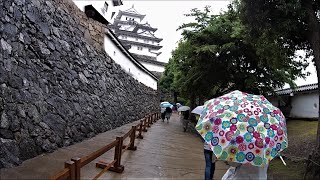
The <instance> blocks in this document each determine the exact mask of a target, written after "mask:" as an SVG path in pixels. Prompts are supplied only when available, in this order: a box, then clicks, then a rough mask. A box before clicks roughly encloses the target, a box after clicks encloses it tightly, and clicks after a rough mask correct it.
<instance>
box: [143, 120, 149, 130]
mask: <svg viewBox="0 0 320 180" xmlns="http://www.w3.org/2000/svg"><path fill="white" fill-rule="evenodd" d="M147 131H148V130H147V118H144V119H143V132H147Z"/></svg>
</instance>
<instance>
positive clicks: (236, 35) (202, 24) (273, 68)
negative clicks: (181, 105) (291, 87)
mask: <svg viewBox="0 0 320 180" xmlns="http://www.w3.org/2000/svg"><path fill="white" fill-rule="evenodd" d="M187 16H194V17H195V20H196V22H192V23H187V24H183V25H182V26H180V29H182V30H183V33H182V35H183V39H182V40H181V42H180V43H179V46H178V47H177V49H175V50H174V51H173V53H172V59H171V60H172V63H173V67H174V68H172V69H169V68H168V69H166V71H167V70H168V72H165V76H164V79H166V78H168V77H169V74H170V73H169V72H172V74H173V78H172V76H171V78H169V79H171V80H172V81H170V82H172V83H170V85H171V86H173V87H174V88H175V89H176V90H178V91H179V92H180V93H181V95H182V96H183V97H188V98H189V99H190V102H191V108H193V107H194V106H195V99H196V97H197V98H198V99H209V98H212V97H215V96H218V95H222V94H224V93H226V92H227V91H230V90H235V89H239V90H241V91H246V92H251V93H256V94H259V93H267V92H271V91H272V90H273V89H274V88H275V87H282V86H284V84H285V83H289V84H294V83H293V80H295V79H296V77H303V76H304V74H302V73H301V70H302V69H303V68H305V63H303V62H302V61H298V62H292V61H290V58H288V57H287V56H281V54H282V52H281V50H282V49H281V48H279V51H277V52H275V54H277V56H276V55H274V59H275V60H274V62H278V61H276V59H280V58H281V60H279V61H280V62H287V63H270V61H269V54H267V53H260V51H261V50H260V49H259V47H257V46H256V45H255V44H256V41H255V39H252V38H250V37H249V34H248V31H247V29H246V26H244V25H243V23H242V21H241V19H240V11H239V9H238V6H237V4H234V5H230V6H229V9H228V11H226V12H224V13H222V14H220V15H210V11H209V8H208V7H206V8H205V9H204V11H203V12H202V11H199V10H197V9H193V10H192V11H191V13H190V14H188V15H187ZM269 48H270V49H274V50H276V49H277V48H278V44H270V45H269ZM289 62H290V63H289Z"/></svg>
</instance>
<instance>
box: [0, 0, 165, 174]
mask: <svg viewBox="0 0 320 180" xmlns="http://www.w3.org/2000/svg"><path fill="white" fill-rule="evenodd" d="M79 14H80V15H81V16H80V15H79ZM90 24H91V25H92V24H95V22H94V21H93V20H92V19H88V18H86V17H85V15H84V13H82V12H81V11H80V10H78V9H77V8H76V7H75V6H74V5H73V4H72V2H70V1H67V3H66V2H64V1H62V0H55V1H53V0H0V118H1V122H0V147H1V148H0V168H3V167H12V166H13V165H18V164H19V163H21V162H22V161H23V160H26V159H29V158H32V157H35V156H37V155H39V154H41V153H43V152H52V151H54V150H55V149H57V148H59V147H63V146H68V145H71V144H73V143H75V142H79V141H82V140H84V139H85V138H89V137H93V136H95V135H96V134H98V133H101V132H104V131H108V130H110V129H113V128H116V127H118V126H121V125H123V124H126V123H129V122H132V121H134V120H138V119H139V118H142V117H143V116H145V115H146V114H148V113H151V112H154V111H157V110H158V104H159V98H158V94H157V92H156V91H154V90H152V89H151V88H148V87H146V86H144V85H143V84H141V83H139V82H138V81H136V80H134V79H133V78H131V77H130V76H128V75H127V74H126V73H125V72H124V71H122V69H121V68H120V66H119V65H117V64H116V63H114V61H113V60H112V59H111V58H110V57H109V56H108V55H107V54H106V53H105V52H104V51H101V49H99V45H100V46H101V44H100V43H101V42H100V43H99V40H97V39H99V38H97V39H93V38H92V35H95V34H92V33H91V34H90ZM85 26H87V27H88V28H86V27H85ZM97 27H98V26H95V25H94V26H92V28H94V29H96V28H97ZM88 29H89V34H90V36H89V35H88ZM97 30H98V29H97ZM89 37H91V40H90V38H89Z"/></svg>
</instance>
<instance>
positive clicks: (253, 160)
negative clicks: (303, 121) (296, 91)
mask: <svg viewBox="0 0 320 180" xmlns="http://www.w3.org/2000/svg"><path fill="white" fill-rule="evenodd" d="M196 130H197V131H198V132H199V134H200V135H201V136H202V138H203V139H204V140H205V141H206V142H207V143H208V145H209V146H210V148H211V150H212V151H213V153H214V154H215V155H216V157H217V160H222V161H228V163H239V164H242V165H241V166H237V168H236V169H235V168H230V169H229V170H230V171H233V172H231V176H229V175H228V172H227V174H226V176H224V178H225V179H237V178H246V179H247V178H252V179H259V178H260V179H266V178H267V171H266V169H267V167H268V164H269V162H270V161H271V160H272V159H273V158H275V157H276V156H280V158H281V155H280V152H281V151H282V150H284V149H285V148H287V147H288V139H287V128H286V121H285V117H284V115H283V114H282V112H281V111H280V109H279V108H277V107H275V106H273V105H272V104H271V103H270V102H269V101H268V100H267V99H266V98H265V97H264V96H262V95H253V94H248V93H245V92H241V91H232V92H230V93H228V94H225V95H223V96H220V97H217V98H214V99H211V100H209V101H207V102H206V103H205V105H204V110H203V111H202V113H201V116H200V119H199V121H198V123H197V125H196ZM284 164H285V163H284ZM229 170H228V171H229ZM237 173H238V174H237ZM241 174H242V176H241Z"/></svg>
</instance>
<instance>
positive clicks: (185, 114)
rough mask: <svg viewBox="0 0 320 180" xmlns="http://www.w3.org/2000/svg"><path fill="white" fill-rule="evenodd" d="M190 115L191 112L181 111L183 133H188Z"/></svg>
mask: <svg viewBox="0 0 320 180" xmlns="http://www.w3.org/2000/svg"><path fill="white" fill-rule="evenodd" d="M189 114H190V111H189V110H187V111H181V115H180V120H181V123H182V126H183V132H186V131H187V129H188V124H189Z"/></svg>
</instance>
